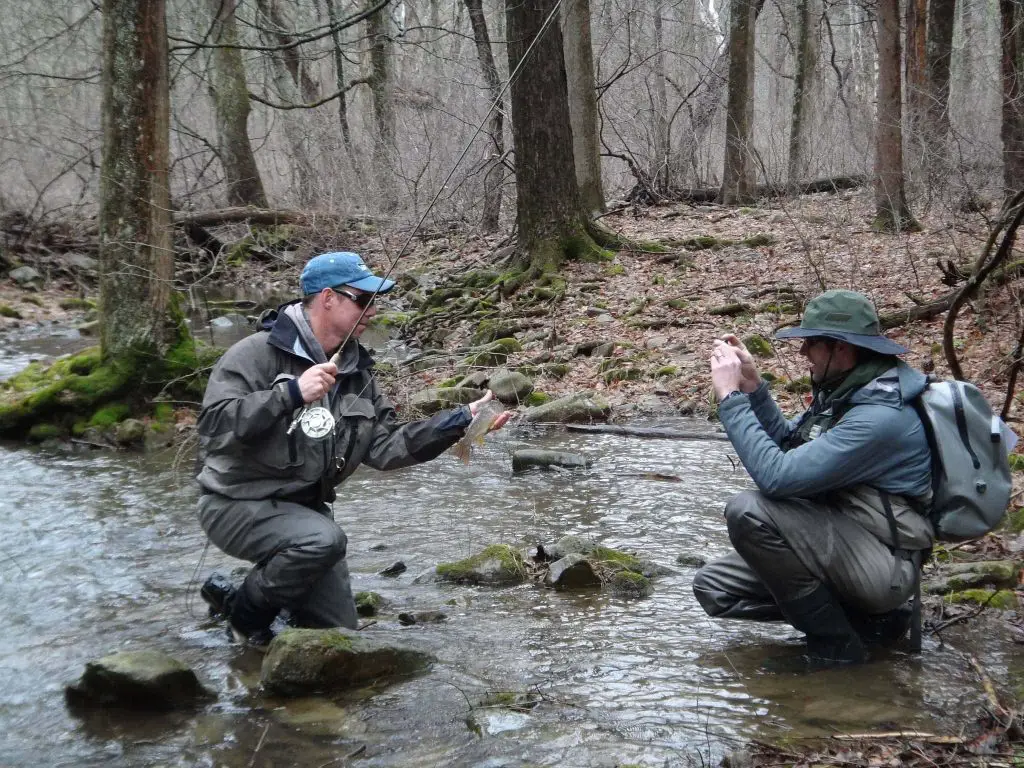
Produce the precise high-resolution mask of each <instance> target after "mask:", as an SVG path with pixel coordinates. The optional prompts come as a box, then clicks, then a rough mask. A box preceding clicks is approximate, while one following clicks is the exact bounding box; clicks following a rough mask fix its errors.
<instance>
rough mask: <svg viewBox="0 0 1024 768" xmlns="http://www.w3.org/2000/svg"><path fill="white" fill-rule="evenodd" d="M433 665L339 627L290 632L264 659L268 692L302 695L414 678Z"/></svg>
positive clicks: (417, 654)
mask: <svg viewBox="0 0 1024 768" xmlns="http://www.w3.org/2000/svg"><path fill="white" fill-rule="evenodd" d="M431 661H432V659H431V657H430V656H428V655H427V654H425V653H421V652H420V651H415V650H413V649H411V648H405V647H402V646H399V645H395V644H393V643H388V642H384V641H383V640H378V639H376V638H373V637H369V636H366V635H361V634H358V633H355V632H346V631H344V630H340V629H286V630H285V631H284V632H282V633H281V634H279V635H278V636H277V637H275V638H274V642H272V643H271V644H270V650H269V651H268V652H267V656H266V658H265V659H264V660H263V669H262V673H261V675H260V682H261V683H262V684H263V687H264V688H265V689H266V690H267V691H268V692H270V693H276V694H279V695H282V696H302V695H305V694H308V693H313V692H317V691H337V690H342V689H345V688H356V687H358V686H361V685H366V684H367V683H370V682H373V681H375V680H381V679H385V678H391V677H400V676H404V675H409V674H412V673H413V672H416V671H417V670H420V669H422V668H423V667H425V666H426V665H427V664H429V663H430V662H431Z"/></svg>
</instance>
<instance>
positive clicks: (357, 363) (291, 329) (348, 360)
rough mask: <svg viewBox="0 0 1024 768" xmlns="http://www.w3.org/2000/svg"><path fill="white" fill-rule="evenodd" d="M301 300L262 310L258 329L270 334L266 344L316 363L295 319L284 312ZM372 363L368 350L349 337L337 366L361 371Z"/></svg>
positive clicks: (348, 370)
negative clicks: (304, 342)
mask: <svg viewBox="0 0 1024 768" xmlns="http://www.w3.org/2000/svg"><path fill="white" fill-rule="evenodd" d="M301 301H302V300H301V299H295V300H294V301H289V302H286V303H284V304H281V305H280V306H279V307H277V309H267V310H264V312H263V313H262V314H261V315H260V317H259V320H258V321H257V324H258V326H259V330H260V331H267V332H269V334H270V335H269V336H268V337H267V343H268V344H270V345H272V346H275V347H277V348H278V349H280V350H282V351H283V352H287V353H288V354H290V355H294V356H295V357H299V358H302V359H303V360H308V361H310V362H311V363H316V362H317V361H316V359H315V358H314V356H313V355H312V354H310V352H309V350H308V349H307V348H306V346H305V344H303V341H302V334H301V333H300V332H299V329H298V328H297V327H296V326H295V321H294V320H292V319H291V318H290V317H288V313H287V312H285V308H286V307H289V306H292V305H294V304H299V303H301ZM373 364H374V361H373V358H372V357H371V356H370V352H369V350H367V349H366V347H364V346H363V345H362V344H360V343H359V341H358V340H357V339H350V340H349V342H348V345H347V348H346V350H345V353H344V354H343V355H342V360H341V364H340V365H339V366H338V368H339V369H340V370H341V371H342V372H352V371H362V370H365V369H368V368H372V367H373Z"/></svg>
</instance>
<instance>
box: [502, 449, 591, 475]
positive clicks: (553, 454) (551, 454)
mask: <svg viewBox="0 0 1024 768" xmlns="http://www.w3.org/2000/svg"><path fill="white" fill-rule="evenodd" d="M593 463H594V462H593V461H591V460H590V459H588V458H587V457H586V456H584V455H583V454H580V453H568V452H567V451H547V450H543V449H541V448H523V449H522V450H519V451H516V452H515V453H513V454H512V471H513V472H523V471H525V470H527V469H530V468H532V467H538V468H540V469H552V468H556V467H557V468H559V469H589V468H590V467H591V465H593Z"/></svg>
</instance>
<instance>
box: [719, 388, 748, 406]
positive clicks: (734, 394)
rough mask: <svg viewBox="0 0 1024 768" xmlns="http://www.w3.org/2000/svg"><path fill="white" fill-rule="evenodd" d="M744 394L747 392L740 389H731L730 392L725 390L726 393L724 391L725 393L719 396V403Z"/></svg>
mask: <svg viewBox="0 0 1024 768" xmlns="http://www.w3.org/2000/svg"><path fill="white" fill-rule="evenodd" d="M743 394H746V393H745V392H742V391H740V390H739V389H731V390H729V391H728V392H725V393H723V394H721V395H720V396H719V398H718V404H719V405H722V404H723V403H724V402H725V401H726V400H728V399H730V398H732V397H737V396H739V395H743Z"/></svg>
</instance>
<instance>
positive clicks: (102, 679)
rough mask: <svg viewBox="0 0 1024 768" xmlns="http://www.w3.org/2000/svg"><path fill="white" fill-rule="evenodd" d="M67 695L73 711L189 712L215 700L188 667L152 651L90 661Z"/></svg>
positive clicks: (124, 652)
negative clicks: (118, 708) (93, 708)
mask: <svg viewBox="0 0 1024 768" xmlns="http://www.w3.org/2000/svg"><path fill="white" fill-rule="evenodd" d="M64 695H65V698H66V700H67V702H68V704H69V705H70V706H72V707H91V706H92V707H124V708H127V709H133V710H140V709H141V710H150V711H168V710H172V709H187V708H190V707H193V706H195V705H196V704H198V703H200V702H202V701H204V700H206V699H209V698H211V697H212V694H211V693H210V692H209V691H207V690H206V689H205V688H203V686H202V685H201V684H200V683H199V680H198V679H197V678H196V674H195V672H193V671H192V670H191V669H189V668H188V667H187V666H185V665H184V664H182V663H181V662H180V661H178V660H177V659H175V658H173V657H171V656H168V655H167V654H165V653H161V652H160V651H149V650H142V651H121V652H119V653H114V654H111V655H110V656H104V657H103V658H102V659H99V660H98V661H90V662H89V663H88V664H86V665H85V672H84V673H83V674H82V677H81V679H80V680H79V681H78V682H77V683H72V684H71V685H69V686H67V688H66V689H65V691H64Z"/></svg>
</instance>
